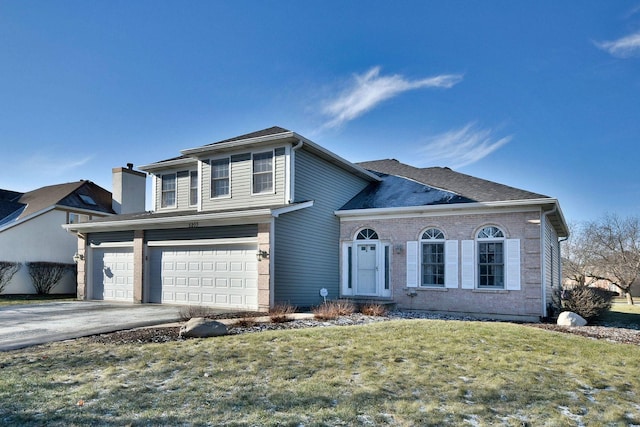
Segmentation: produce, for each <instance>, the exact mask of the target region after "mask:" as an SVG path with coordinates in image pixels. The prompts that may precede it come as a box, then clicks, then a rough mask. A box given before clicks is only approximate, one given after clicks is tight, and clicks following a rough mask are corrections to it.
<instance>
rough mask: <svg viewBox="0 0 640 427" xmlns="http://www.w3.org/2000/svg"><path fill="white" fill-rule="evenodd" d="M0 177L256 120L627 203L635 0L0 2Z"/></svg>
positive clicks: (119, 155)
mask: <svg viewBox="0 0 640 427" xmlns="http://www.w3.org/2000/svg"><path fill="white" fill-rule="evenodd" d="M0 58H1V59H0V100H1V101H0V146H1V147H2V151H1V154H0V171H1V172H0V188H4V189H12V190H17V191H28V190H32V189H35V188H37V187H41V186H44V185H49V184H55V183H62V182H69V181H75V180H79V179H89V180H91V181H94V182H96V183H97V184H99V185H101V186H103V187H105V188H107V189H110V188H111V169H112V168H113V167H117V166H124V165H125V164H126V163H128V162H132V163H134V164H136V165H140V164H148V163H152V162H155V161H158V160H162V159H165V158H169V157H173V156H176V155H179V150H180V149H184V148H193V147H197V146H200V145H203V144H207V143H210V142H214V141H218V140H221V139H225V138H229V137H233V136H236V135H240V134H243V133H248V132H252V131H255V130H259V129H263V128H266V127H270V126H274V125H277V126H282V127H285V128H287V129H290V130H293V131H296V132H298V133H300V134H302V135H304V136H306V137H308V138H310V139H312V140H313V141H315V142H317V143H319V144H321V145H323V146H324V147H326V148H328V149H330V150H332V151H334V152H336V153H337V154H339V155H341V156H343V157H345V158H347V159H349V160H351V161H354V162H355V161H365V160H375V159H382V158H395V159H398V160H400V161H402V162H405V163H409V164H413V165H415V166H420V167H427V166H449V167H452V168H454V169H456V170H458V171H460V172H463V173H467V174H470V175H474V176H478V177H481V178H485V179H489V180H493V181H497V182H501V183H503V184H507V185H511V186H514V187H519V188H523V189H526V190H530V191H534V192H538V193H542V194H546V195H548V196H551V197H556V198H558V199H559V200H560V203H561V206H562V208H563V210H564V213H565V216H566V217H567V219H568V220H569V221H581V220H589V219H596V218H597V217H599V216H600V215H602V214H603V213H605V212H611V213H618V214H620V215H624V216H626V215H638V214H639V212H640V179H639V178H638V177H639V174H640V168H639V165H640V162H639V159H640V148H639V146H640V1H615V2H612V1H577V0H576V1H557V0H553V1H545V0H543V1H535V2H524V1H451V0H447V1H416V2H411V1H399V2H376V1H366V2H364V1H362V2H356V1H351V2H345V1H327V0H323V1H303V2H301V1H249V2H247V1H233V2H232V1H228V2H222V1H190V2H171V1H17V0H16V1H6V0H0Z"/></svg>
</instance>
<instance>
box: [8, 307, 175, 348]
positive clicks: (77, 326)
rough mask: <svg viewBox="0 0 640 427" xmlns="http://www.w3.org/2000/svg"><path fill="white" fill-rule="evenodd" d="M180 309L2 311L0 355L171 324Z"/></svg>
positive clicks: (93, 308) (33, 308)
mask: <svg viewBox="0 0 640 427" xmlns="http://www.w3.org/2000/svg"><path fill="white" fill-rule="evenodd" d="M180 308H181V307H177V306H170V305H160V304H126V303H122V304H119V303H106V302H95V301H64V302H52V303H46V304H30V305H14V306H6V307H0V351H7V350H14V349H18V348H23V347H29V346H32V345H37V344H43V343H47V342H52V341H62V340H67V339H72V338H78V337H83V336H88V335H95V334H101V333H105V332H113V331H119V330H123V329H133V328H138V327H142V326H151V325H159V324H162V323H170V322H174V321H176V320H179V319H180V315H179V312H180Z"/></svg>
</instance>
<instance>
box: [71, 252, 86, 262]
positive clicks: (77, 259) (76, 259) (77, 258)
mask: <svg viewBox="0 0 640 427" xmlns="http://www.w3.org/2000/svg"><path fill="white" fill-rule="evenodd" d="M83 260H84V255H82V254H79V253H78V252H76V253H75V254H73V262H75V263H76V264H77V263H78V262H80V261H83Z"/></svg>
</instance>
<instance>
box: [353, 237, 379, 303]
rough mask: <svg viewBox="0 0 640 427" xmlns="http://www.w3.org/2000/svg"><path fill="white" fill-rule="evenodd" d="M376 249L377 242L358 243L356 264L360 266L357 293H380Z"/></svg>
mask: <svg viewBox="0 0 640 427" xmlns="http://www.w3.org/2000/svg"><path fill="white" fill-rule="evenodd" d="M376 249H377V245H376V244H375V243H374V244H370V243H367V244H358V245H356V253H357V262H356V264H357V266H358V271H357V276H356V277H357V279H356V293H357V294H358V295H377V294H378V280H377V278H378V265H377V264H378V262H377V251H376Z"/></svg>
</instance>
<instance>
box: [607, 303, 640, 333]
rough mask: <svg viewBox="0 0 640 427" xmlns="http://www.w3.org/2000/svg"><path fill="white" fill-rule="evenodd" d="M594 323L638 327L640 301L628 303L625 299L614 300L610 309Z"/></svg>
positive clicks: (639, 324) (639, 321)
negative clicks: (633, 303) (632, 303)
mask: <svg viewBox="0 0 640 427" xmlns="http://www.w3.org/2000/svg"><path fill="white" fill-rule="evenodd" d="M596 323H606V324H614V325H616V326H619V327H631V328H634V329H638V328H639V327H640V303H638V304H635V305H629V304H627V303H626V301H624V302H622V301H616V302H614V304H613V306H612V307H611V310H609V311H608V312H607V313H605V314H604V315H603V316H602V317H601V318H600V319H597V321H596Z"/></svg>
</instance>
